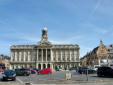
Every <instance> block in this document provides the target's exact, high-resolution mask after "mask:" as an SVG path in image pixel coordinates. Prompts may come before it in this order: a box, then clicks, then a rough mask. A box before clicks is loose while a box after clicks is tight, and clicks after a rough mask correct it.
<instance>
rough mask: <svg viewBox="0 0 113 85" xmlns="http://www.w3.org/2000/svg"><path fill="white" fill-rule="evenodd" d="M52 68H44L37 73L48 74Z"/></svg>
mask: <svg viewBox="0 0 113 85" xmlns="http://www.w3.org/2000/svg"><path fill="white" fill-rule="evenodd" d="M50 73H52V70H51V69H50V68H46V69H43V70H40V71H38V72H37V74H50Z"/></svg>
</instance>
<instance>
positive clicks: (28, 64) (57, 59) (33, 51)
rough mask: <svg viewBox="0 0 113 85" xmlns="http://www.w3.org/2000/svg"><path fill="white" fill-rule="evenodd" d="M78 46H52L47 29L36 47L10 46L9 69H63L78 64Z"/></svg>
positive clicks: (43, 31)
mask: <svg viewBox="0 0 113 85" xmlns="http://www.w3.org/2000/svg"><path fill="white" fill-rule="evenodd" d="M79 49H80V48H79V45H77V44H75V45H73V44H64V45H58V44H56V45H55V44H52V43H51V42H49V41H48V36H47V28H44V29H43V30H42V39H41V41H39V42H38V43H37V44H36V45H13V46H11V48H10V50H11V61H10V64H11V68H12V69H15V68H23V67H25V68H39V69H43V68H51V69H56V68H63V69H69V68H71V67H75V66H78V65H79V64H80V58H79V57H80V54H79Z"/></svg>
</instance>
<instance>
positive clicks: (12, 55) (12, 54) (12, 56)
mask: <svg viewBox="0 0 113 85" xmlns="http://www.w3.org/2000/svg"><path fill="white" fill-rule="evenodd" d="M14 57H15V56H14V52H13V51H11V61H13V59H14Z"/></svg>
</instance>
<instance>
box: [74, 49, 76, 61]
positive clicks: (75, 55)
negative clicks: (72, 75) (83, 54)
mask: <svg viewBox="0 0 113 85" xmlns="http://www.w3.org/2000/svg"><path fill="white" fill-rule="evenodd" d="M73 54H74V62H75V60H76V55H75V49H74V53H73Z"/></svg>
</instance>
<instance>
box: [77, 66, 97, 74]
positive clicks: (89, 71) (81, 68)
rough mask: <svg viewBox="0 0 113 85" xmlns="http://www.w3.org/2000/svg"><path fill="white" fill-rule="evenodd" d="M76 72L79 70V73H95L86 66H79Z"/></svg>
mask: <svg viewBox="0 0 113 85" xmlns="http://www.w3.org/2000/svg"><path fill="white" fill-rule="evenodd" d="M78 72H79V73H80V74H82V73H83V74H87V73H88V74H91V73H95V71H94V70H93V69H91V68H88V67H79V69H78Z"/></svg>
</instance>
